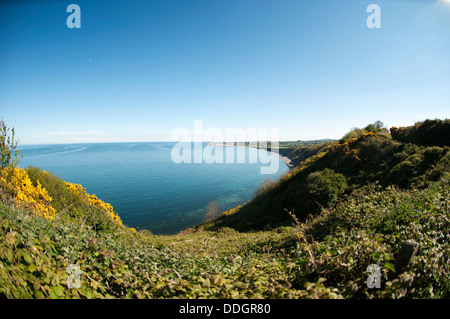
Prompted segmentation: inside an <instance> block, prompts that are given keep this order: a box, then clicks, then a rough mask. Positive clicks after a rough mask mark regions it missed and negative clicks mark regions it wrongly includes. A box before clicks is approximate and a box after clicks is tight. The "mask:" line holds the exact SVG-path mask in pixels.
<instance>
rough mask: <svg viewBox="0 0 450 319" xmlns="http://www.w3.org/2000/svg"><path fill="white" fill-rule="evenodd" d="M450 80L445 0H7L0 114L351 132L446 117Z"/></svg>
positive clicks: (68, 134) (91, 123)
mask: <svg viewBox="0 0 450 319" xmlns="http://www.w3.org/2000/svg"><path fill="white" fill-rule="evenodd" d="M71 3H75V4H78V5H79V6H80V8H81V28H80V29H75V28H74V29H69V28H68V27H67V25H66V19H67V17H68V16H69V15H70V13H67V12H66V8H67V6H68V5H69V4H71ZM371 3H376V4H378V5H379V7H380V8H381V28H379V29H369V28H368V27H367V25H366V20H367V17H368V16H369V15H370V13H367V12H366V8H367V6H368V5H369V4H371ZM449 88H450V1H445V0H422V1H420V0H371V1H364V0H345V1H343V0H320V1H318V0H315V1H312V0H311V1H301V0H283V1H278V0H277V1H275V0H220V1H219V0H183V1H179V0H158V1H156V0H147V1H138V0H134V1H125V0H120V1H119V0H115V1H114V0H111V1H96V0H90V1H79V0H72V1H60V0H54V1H52V0H47V1H2V2H0V116H1V117H3V120H4V121H5V122H6V123H7V125H8V126H13V127H15V129H16V134H17V137H18V138H19V140H20V142H21V143H22V144H49V143H78V142H112V141H117V142H123V141H169V140H170V138H171V133H172V132H173V131H174V130H175V129H176V128H179V127H184V128H187V129H189V130H193V126H194V121H195V120H202V122H203V127H204V129H206V128H209V127H214V128H218V129H219V130H223V131H224V132H225V129H226V128H244V129H247V128H278V129H279V133H280V139H281V140H297V139H302V140H308V139H319V138H340V137H342V136H343V135H344V134H345V133H346V132H347V131H349V130H350V129H351V128H353V127H364V126H365V125H367V124H369V123H373V122H374V121H376V120H381V121H383V122H384V123H385V124H386V126H389V127H390V126H393V125H395V126H406V125H412V124H414V123H415V122H416V121H421V120H425V119H427V118H442V119H443V118H448V117H449V110H450V89H449Z"/></svg>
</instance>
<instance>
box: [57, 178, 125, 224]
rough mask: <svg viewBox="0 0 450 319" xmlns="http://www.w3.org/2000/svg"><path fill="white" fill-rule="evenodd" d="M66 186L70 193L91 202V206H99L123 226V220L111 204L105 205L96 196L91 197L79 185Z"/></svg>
mask: <svg viewBox="0 0 450 319" xmlns="http://www.w3.org/2000/svg"><path fill="white" fill-rule="evenodd" d="M65 184H66V186H67V188H68V189H70V191H71V192H72V193H73V194H75V195H76V196H77V197H78V198H80V199H81V200H84V201H87V202H89V204H91V205H94V206H97V207H99V208H101V209H103V210H104V211H105V212H106V213H107V214H108V215H109V216H110V217H111V218H112V219H113V220H114V221H116V222H117V223H119V224H120V225H122V220H121V219H120V217H119V215H117V214H116V213H115V212H114V209H113V207H112V206H111V204H109V203H105V202H104V201H102V200H101V199H98V198H97V196H96V195H95V194H93V195H89V194H88V193H87V192H86V189H85V188H83V186H81V185H79V184H73V183H68V182H65Z"/></svg>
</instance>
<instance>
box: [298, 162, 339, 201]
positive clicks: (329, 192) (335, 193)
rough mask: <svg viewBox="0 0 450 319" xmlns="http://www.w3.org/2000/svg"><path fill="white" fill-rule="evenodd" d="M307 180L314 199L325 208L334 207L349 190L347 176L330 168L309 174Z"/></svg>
mask: <svg viewBox="0 0 450 319" xmlns="http://www.w3.org/2000/svg"><path fill="white" fill-rule="evenodd" d="M306 180H307V183H308V191H309V193H310V194H311V197H312V199H313V200H315V201H316V202H317V203H318V204H319V205H320V206H325V207H330V206H331V205H333V204H334V203H335V202H336V201H337V199H338V197H339V196H340V195H341V194H343V193H344V191H345V189H346V188H347V182H346V179H345V176H344V175H342V174H339V173H336V172H334V171H333V170H331V169H329V168H325V169H324V170H322V171H317V172H314V173H311V174H309V175H308V177H307V178H306Z"/></svg>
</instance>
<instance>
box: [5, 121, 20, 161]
mask: <svg viewBox="0 0 450 319" xmlns="http://www.w3.org/2000/svg"><path fill="white" fill-rule="evenodd" d="M14 136H15V132H14V128H12V129H9V128H8V127H7V126H6V124H5V122H3V120H1V121H0V155H1V161H0V167H1V168H5V167H6V166H8V165H11V167H13V166H15V165H17V163H18V162H19V160H20V159H19V158H18V154H19V151H18V150H16V148H17V143H18V142H19V141H18V140H15V139H14ZM13 152H14V157H15V158H14V159H12V154H13Z"/></svg>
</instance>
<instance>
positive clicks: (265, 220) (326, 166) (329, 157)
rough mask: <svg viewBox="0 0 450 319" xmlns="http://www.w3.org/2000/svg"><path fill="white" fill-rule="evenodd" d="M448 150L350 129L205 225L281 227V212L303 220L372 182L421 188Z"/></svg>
mask: <svg viewBox="0 0 450 319" xmlns="http://www.w3.org/2000/svg"><path fill="white" fill-rule="evenodd" d="M353 133H356V134H353ZM348 136H354V137H348ZM449 151H450V147H449V146H436V145H430V146H423V145H417V144H414V143H402V142H399V141H396V140H394V139H393V138H392V137H391V136H390V134H388V133H386V131H385V130H380V131H379V132H378V133H375V132H373V131H369V132H367V131H364V130H357V132H355V131H353V132H350V133H349V134H347V135H346V137H344V138H343V139H341V140H340V141H337V142H335V143H333V144H330V145H328V146H327V147H326V148H325V149H324V150H323V151H322V152H321V153H319V154H317V155H314V156H312V157H309V158H308V159H306V160H305V161H303V162H302V163H301V164H300V165H299V166H298V167H296V168H294V169H292V170H291V171H290V172H289V173H288V174H286V175H285V176H282V177H281V178H280V179H279V180H278V181H277V182H273V183H269V184H265V185H263V186H262V188H261V190H260V191H259V192H257V194H258V196H256V197H255V198H254V199H253V200H252V201H250V202H249V203H247V204H246V205H244V206H243V207H242V208H240V209H239V212H238V213H233V214H228V213H225V214H223V215H222V216H221V217H220V218H219V219H218V220H216V221H215V223H214V224H213V225H209V227H211V228H214V227H216V228H220V227H224V226H226V227H232V228H235V229H236V230H239V231H248V230H261V229H266V228H267V227H272V228H273V227H277V226H281V225H284V226H286V225H289V224H290V223H291V218H290V216H289V214H288V213H287V211H289V212H294V213H295V215H296V216H297V218H299V219H300V220H301V221H304V220H305V219H306V217H307V216H308V215H314V214H316V213H317V212H319V211H320V210H321V208H322V207H325V208H326V207H328V206H330V205H331V204H333V201H335V200H331V197H336V196H337V195H339V194H340V193H342V194H350V193H351V192H352V191H354V190H356V189H358V188H360V187H362V186H364V185H368V184H370V183H375V182H378V183H379V184H380V185H381V186H383V187H387V186H389V185H393V186H398V187H400V188H402V189H408V188H411V187H418V188H423V187H426V186H427V185H428V184H429V183H430V182H431V181H436V180H438V179H439V178H440V177H441V176H442V175H443V174H444V173H445V172H447V171H448V168H449V167H450V152H449ZM326 170H328V172H329V171H331V172H330V173H329V174H328V175H329V176H328V177H327V176H322V177H321V178H322V184H321V186H320V187H319V188H320V189H317V188H318V185H317V183H312V182H311V179H312V178H313V177H314V174H316V175H317V174H322V175H325V172H327V171H326ZM339 177H341V178H342V179H344V180H345V182H343V184H345V185H341V188H342V187H343V188H344V190H345V192H344V191H343V190H342V189H339V186H338V185H335V181H336V180H337V179H338V178H339ZM316 179H317V177H316ZM335 193H336V194H335ZM338 193H339V194H338Z"/></svg>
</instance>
